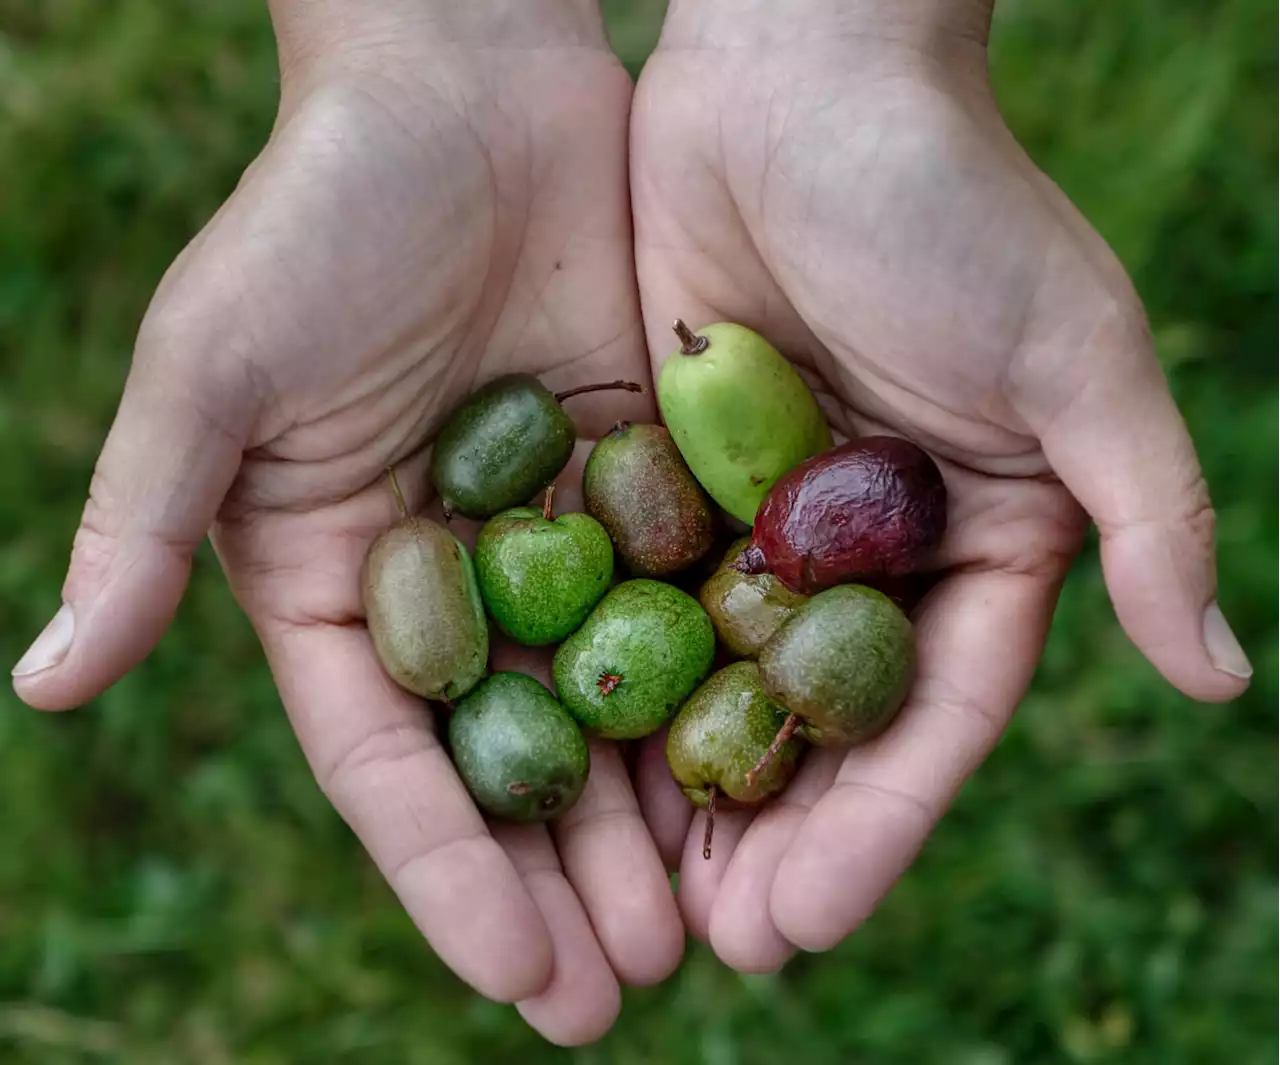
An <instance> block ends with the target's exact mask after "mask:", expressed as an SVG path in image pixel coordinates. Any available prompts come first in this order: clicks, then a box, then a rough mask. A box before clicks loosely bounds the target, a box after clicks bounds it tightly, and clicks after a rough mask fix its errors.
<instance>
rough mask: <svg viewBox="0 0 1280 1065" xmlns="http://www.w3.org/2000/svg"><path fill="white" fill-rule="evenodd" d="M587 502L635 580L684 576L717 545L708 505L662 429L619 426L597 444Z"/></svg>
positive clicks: (585, 485)
mask: <svg viewBox="0 0 1280 1065" xmlns="http://www.w3.org/2000/svg"><path fill="white" fill-rule="evenodd" d="M582 498H583V501H584V503H585V505H586V511H587V513H588V514H590V515H591V516H592V517H593V518H595V519H596V520H597V521H599V522H600V524H601V525H603V526H604V527H605V528H606V529H607V530H608V531H609V536H610V537H611V538H612V540H613V542H614V544H615V546H616V547H617V549H618V554H619V556H620V557H621V558H622V561H623V562H625V563H626V565H627V568H628V569H630V570H631V572H632V573H634V574H635V575H636V576H637V577H665V576H668V575H670V574H672V573H679V572H680V571H681V570H683V569H687V568H688V567H689V566H692V565H693V564H694V563H695V562H697V561H698V559H700V558H701V557H702V556H703V555H705V554H706V553H707V552H708V551H709V550H710V549H711V544H712V541H713V540H714V538H715V523H714V519H713V518H712V514H711V501H710V500H709V499H708V498H707V494H706V493H705V492H704V491H703V490H702V488H701V486H700V485H699V484H698V482H697V481H696V480H695V479H694V476H693V474H692V473H690V472H689V467H688V466H686V465H685V464H684V459H682V458H681V457H680V449H679V448H677V447H676V445H675V443H674V442H673V441H672V439H671V434H670V433H668V432H667V430H666V429H664V428H663V427H662V426H660V425H627V424H625V423H621V422H620V423H619V424H618V425H617V426H616V427H615V428H614V430H613V432H611V433H609V434H608V435H607V436H605V437H604V439H603V440H601V441H600V442H599V443H598V444H596V446H595V448H594V449H593V450H592V452H591V457H590V458H589V459H588V460H587V465H586V469H585V470H583V473H582Z"/></svg>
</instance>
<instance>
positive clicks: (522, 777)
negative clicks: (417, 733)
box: [449, 673, 590, 821]
mask: <svg viewBox="0 0 1280 1065" xmlns="http://www.w3.org/2000/svg"><path fill="white" fill-rule="evenodd" d="M449 746H450V748H451V749H452V751H453V764H454V765H455V766H456V767H457V770H458V775H459V776H461V777H462V782H463V783H464V784H466V786H467V790H468V791H469V792H470V793H471V797H472V798H474V799H475V801H476V804H477V805H478V806H479V807H480V808H481V809H482V810H485V811H486V812H487V813H490V814H493V815H494V816H495V817H503V818H506V819H507V820H509V821H546V820H548V819H550V818H552V817H555V816H557V815H558V814H562V813H564V812H565V811H566V810H568V809H569V807H571V806H572V805H573V804H574V803H575V802H577V801H578V797H579V796H580V795H581V794H582V789H583V788H584V787H586V783H587V772H588V770H589V768H590V758H589V755H588V753H587V743H586V740H584V739H583V738H582V731H581V730H580V729H579V728H578V726H577V725H576V724H575V723H574V720H573V718H571V717H570V716H569V713H568V711H566V710H565V708H564V707H563V706H561V705H560V704H559V703H558V702H557V701H556V699H555V697H554V696H553V695H552V694H551V693H550V692H549V691H547V689H546V688H544V687H543V686H542V685H541V684H539V683H538V682H537V681H536V680H534V679H533V678H532V677H527V676H525V675H524V674H523V673H495V674H494V675H493V676H491V677H488V678H487V679H485V680H483V681H481V682H480V684H479V685H478V686H477V687H476V688H475V690H474V691H472V692H471V694H470V695H468V696H467V697H466V698H465V699H463V700H462V701H460V702H459V703H458V705H457V706H456V707H454V710H453V713H452V714H451V715H450V716H449Z"/></svg>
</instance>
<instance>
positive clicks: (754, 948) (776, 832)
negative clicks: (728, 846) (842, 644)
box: [710, 749, 844, 973]
mask: <svg viewBox="0 0 1280 1065" xmlns="http://www.w3.org/2000/svg"><path fill="white" fill-rule="evenodd" d="M843 756H844V755H843V752H842V751H839V750H821V749H814V750H812V751H809V752H808V753H807V754H806V755H805V761H804V766H803V767H802V768H801V770H800V772H799V773H798V774H797V775H796V779H795V780H794V781H792V783H791V785H790V786H789V787H788V788H787V790H786V791H785V792H783V793H782V795H780V796H778V798H776V799H774V800H773V801H772V802H770V803H769V805H768V806H766V807H765V808H764V809H762V810H761V811H760V812H759V813H758V814H757V815H756V817H755V820H754V821H752V822H751V827H750V828H748V829H747V831H746V834H745V835H744V836H743V837H742V841H741V842H740V843H739V844H738V846H737V848H736V849H735V850H734V852H733V860H732V861H731V862H730V863H729V868H728V869H726V870H725V873H724V877H723V878H722V879H721V881H720V890H719V891H718V892H717V894H716V897H715V901H714V902H713V904H712V907H711V922H710V940H711V947H712V949H713V950H714V951H715V952H716V956H717V957H718V958H719V959H720V960H721V961H723V962H724V963H725V964H726V965H729V966H731V967H732V968H734V969H737V970H738V971H739V972H744V973H771V972H776V971H777V970H778V969H780V968H782V966H783V965H784V964H786V962H787V959H788V958H790V957H791V955H793V954H794V953H795V951H796V948H795V945H794V944H793V943H791V942H790V941H789V940H788V939H787V938H786V937H785V936H783V934H782V933H781V932H779V931H778V929H777V927H776V926H775V925H774V923H773V915H772V913H771V912H770V910H769V895H770V891H771V890H772V887H773V878H774V875H775V874H776V873H777V871H778V865H779V863H780V862H781V861H782V856H783V855H784V854H786V852H787V849H788V848H789V847H790V846H791V842H792V840H793V839H795V837H796V835H797V834H798V833H799V832H800V828H801V826H802V825H803V824H804V821H805V818H806V817H807V816H808V815H809V811H810V810H812V809H813V807H814V804H815V803H817V801H818V800H819V799H820V798H821V797H822V796H823V795H824V794H826V792H827V790H828V789H829V788H830V787H831V785H832V783H833V782H834V781H835V778H836V773H837V772H838V771H839V769H840V764H841V762H842V760H843Z"/></svg>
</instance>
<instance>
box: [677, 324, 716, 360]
mask: <svg viewBox="0 0 1280 1065" xmlns="http://www.w3.org/2000/svg"><path fill="white" fill-rule="evenodd" d="M671 328H672V329H674V330H675V331H676V336H677V337H679V338H680V354H681V355H701V354H702V353H703V352H704V351H706V350H707V348H709V347H711V341H709V340H708V339H707V338H706V337H700V336H698V334H697V333H695V332H694V331H693V330H692V329H690V328H689V327H688V326H687V325H685V324H684V322H682V321H681V320H680V319H679V318H677V319H676V321H675V324H674V325H673V326H672V327H671Z"/></svg>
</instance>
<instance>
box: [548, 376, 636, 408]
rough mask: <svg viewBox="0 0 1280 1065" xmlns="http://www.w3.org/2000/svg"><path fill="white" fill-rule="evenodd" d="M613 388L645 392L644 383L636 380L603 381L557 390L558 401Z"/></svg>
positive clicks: (561, 401)
mask: <svg viewBox="0 0 1280 1065" xmlns="http://www.w3.org/2000/svg"><path fill="white" fill-rule="evenodd" d="M612 389H618V390H620V391H623V392H643V391H644V385H638V384H636V383H635V382H634V381H603V382H601V383H599V384H594V385H579V386H578V387H577V388H567V389H565V390H564V391H563V392H557V393H556V402H557V403H563V402H564V401H565V400H566V399H568V398H569V397H570V396H581V395H583V394H584V393H587V392H608V391H610V390H612Z"/></svg>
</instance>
